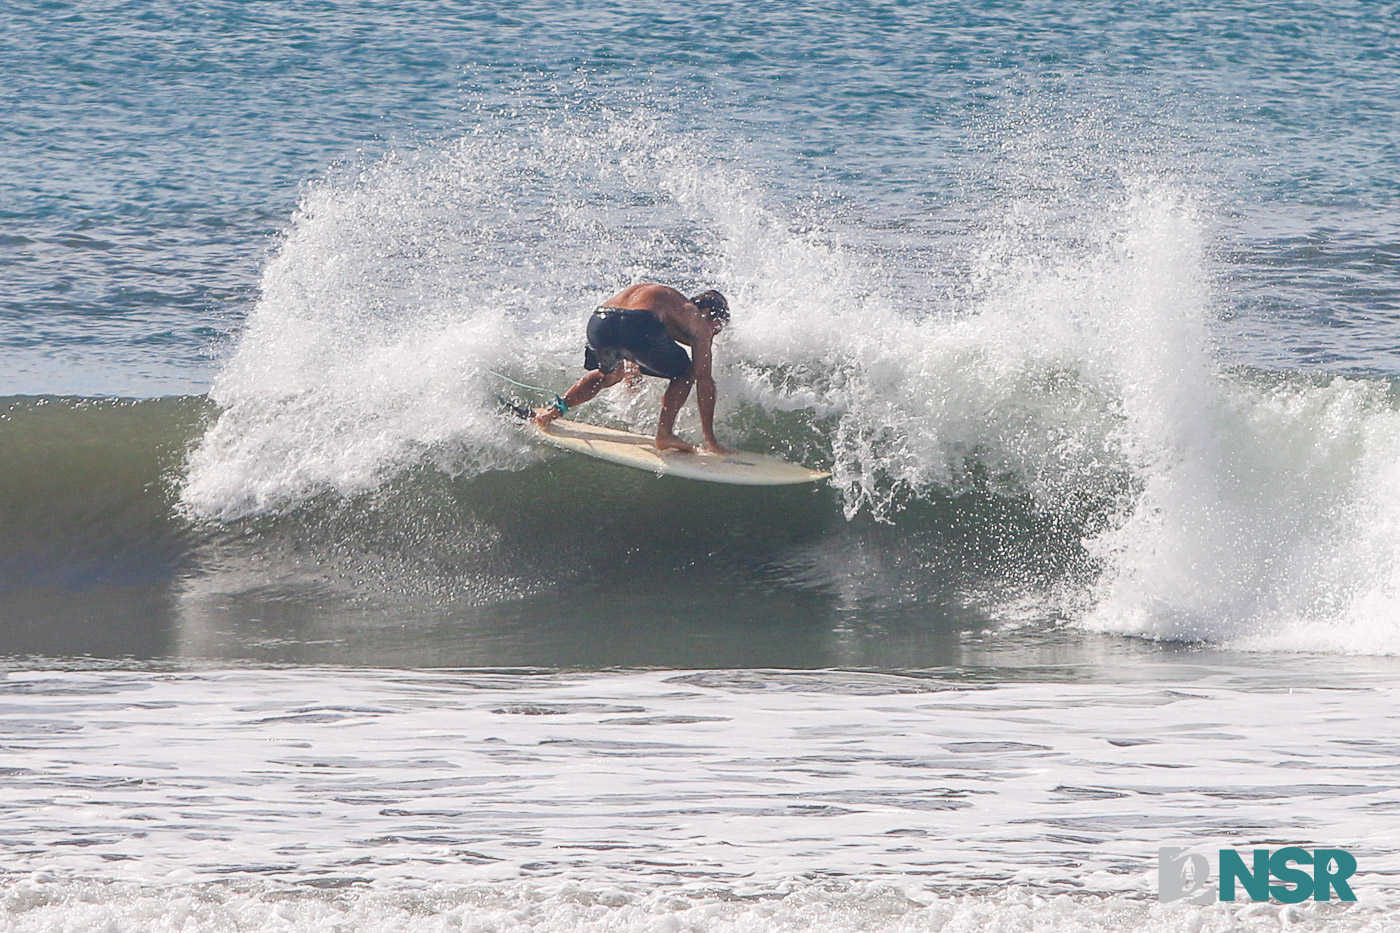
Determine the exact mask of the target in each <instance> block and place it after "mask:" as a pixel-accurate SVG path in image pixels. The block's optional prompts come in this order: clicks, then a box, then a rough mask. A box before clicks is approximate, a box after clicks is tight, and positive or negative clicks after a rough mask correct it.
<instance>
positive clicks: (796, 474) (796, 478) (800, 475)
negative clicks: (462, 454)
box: [529, 418, 831, 486]
mask: <svg viewBox="0 0 1400 933" xmlns="http://www.w3.org/2000/svg"><path fill="white" fill-rule="evenodd" d="M529 426H530V427H531V428H532V429H533V430H534V431H536V432H537V433H538V434H539V436H540V440H542V441H544V442H546V443H548V444H553V445H554V446H555V447H562V448H563V449H565V450H572V451H574V452H575V453H580V454H587V455H588V456H590V457H597V458H598V459H599V460H606V461H608V462H609V463H620V464H622V465H623V466H629V467H635V468H636V469H639V470H648V471H650V472H652V473H655V474H657V475H659V476H660V475H664V476H680V477H684V478H685V479H698V480H705V481H707V482H711V483H729V484H730V485H733V486H788V485H793V484H796V483H814V482H816V481H817V480H822V479H826V478H827V477H828V476H830V475H831V474H830V473H822V472H820V471H818V470H809V469H807V468H806V467H804V466H800V465H798V464H796V463H789V462H788V461H786V460H780V459H778V458H777V457H767V456H764V455H763V454H752V453H748V452H747V451H737V452H735V453H732V454H709V453H697V454H692V453H686V452H685V451H682V450H657V449H656V439H655V438H652V437H644V436H643V435H641V434H633V433H631V432H629V431H619V430H617V429H615V428H603V427H599V426H598V425H594V424H583V423H582V422H578V421H565V420H564V419H563V418H560V419H559V420H557V421H552V422H550V423H549V424H548V425H547V426H545V427H543V428H542V427H540V426H539V425H537V424H535V423H534V422H533V421H531V422H529Z"/></svg>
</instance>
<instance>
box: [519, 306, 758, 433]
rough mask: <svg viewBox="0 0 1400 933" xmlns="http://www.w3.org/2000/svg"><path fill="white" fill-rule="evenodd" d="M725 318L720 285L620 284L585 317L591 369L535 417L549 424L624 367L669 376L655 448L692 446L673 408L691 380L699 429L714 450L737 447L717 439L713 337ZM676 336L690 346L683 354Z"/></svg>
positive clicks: (587, 360) (586, 352)
mask: <svg viewBox="0 0 1400 933" xmlns="http://www.w3.org/2000/svg"><path fill="white" fill-rule="evenodd" d="M727 323H729V302H727V301H725V299H724V296H723V295H721V294H720V293H719V292H717V291H708V292H702V293H701V294H699V295H696V296H695V297H694V298H687V297H685V296H684V295H682V294H681V293H680V292H678V291H676V290H675V289H674V288H668V287H667V286H665V285H652V284H644V285H632V286H629V287H628V288H624V289H623V290H622V291H620V292H618V293H617V294H616V295H614V296H613V297H612V298H609V299H608V301H607V302H606V303H605V304H603V305H602V306H601V307H599V308H598V309H597V310H596V311H594V312H593V315H592V317H590V318H589V319H588V346H587V349H585V350H584V354H583V365H584V367H585V368H587V369H589V370H591V371H590V372H589V373H588V374H587V375H585V376H584V377H583V378H582V379H580V380H579V381H578V382H576V383H574V385H573V388H571V389H569V391H567V392H565V393H564V396H563V399H562V400H561V401H562V404H561V405H558V406H554V405H551V406H547V407H544V408H537V409H535V422H536V423H537V424H539V425H540V426H544V425H546V424H549V423H550V422H551V421H553V420H554V419H555V418H558V417H559V416H560V415H562V414H563V413H564V412H565V411H567V410H568V409H571V408H575V407H577V406H579V405H582V404H583V403H584V402H586V401H588V400H589V399H591V398H593V396H595V395H597V394H598V393H599V392H600V391H602V390H603V389H606V388H608V387H609V386H613V385H617V383H619V382H621V381H622V379H623V377H624V376H626V375H628V374H629V373H641V374H642V375H644V376H657V377H659V378H661V379H669V380H671V384H670V385H668V386H667V387H666V395H665V397H664V398H663V399H662V400H661V418H660V420H659V421H658V422H657V425H656V449H657V450H684V451H689V452H691V453H694V452H695V448H694V447H693V446H691V445H690V444H687V443H686V442H685V441H683V440H681V439H680V438H679V437H677V436H676V432H675V426H676V415H677V414H678V413H679V412H680V410H681V406H682V405H684V404H685V400H686V399H687V398H689V397H690V387H691V386H692V385H693V386H695V396H696V405H697V406H698V407H699V409H700V429H701V430H702V431H703V432H704V434H705V449H706V450H708V451H710V452H711V453H717V454H729V453H733V452H734V451H733V450H731V449H730V448H728V447H726V446H724V445H723V444H721V443H720V442H719V441H717V440H715V432H714V418H715V380H714V376H713V375H711V373H710V360H711V349H712V347H711V345H712V344H713V342H714V339H715V335H717V334H718V333H719V332H720V331H721V330H723V329H724V325H725V324H727ZM681 344H685V345H686V346H688V347H690V353H689V354H687V353H686V352H685V350H684V349H682V348H681Z"/></svg>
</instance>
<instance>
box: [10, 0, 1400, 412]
mask: <svg viewBox="0 0 1400 933" xmlns="http://www.w3.org/2000/svg"><path fill="white" fill-rule="evenodd" d="M1394 12H1395V10H1394V7H1392V6H1390V5H1387V4H1375V3H1353V4H1339V5H1330V6H1327V7H1322V6H1316V5H1312V4H1303V3H1298V4H1278V3H1257V4H1253V3H1231V4H1200V5H1195V6H1190V5H1187V6H1177V7H1166V6H1163V5H1160V4H1150V3H1142V4H1133V3H1129V4H1122V3H1083V4H1074V5H1073V6H1071V7H1062V6H1061V5H1056V4H1034V3H1032V4H1000V3H983V4H958V5H942V4H901V3H861V4H804V5H802V6H801V7H780V6H770V5H764V4H746V5H733V4H704V3H702V4H698V5H690V4H686V5H682V4H648V5H646V6H645V7H636V6H633V5H627V4H609V3H593V2H589V3H577V4H565V3H522V4H516V5H512V6H511V7H510V8H509V10H505V9H502V8H499V7H498V6H496V5H475V4H436V3H386V4H376V5H375V6H374V7H373V8H372V9H368V8H365V7H364V6H363V5H360V4H337V3H318V4H311V5H304V4H297V5H290V4H280V3H260V4H245V3H193V4H160V3H131V4H127V3H99V4H90V3H82V4H65V3H30V2H20V3H15V4H8V5H7V6H6V9H5V10H4V11H3V12H0V17H3V22H0V25H3V31H0V43H3V44H2V45H0V60H2V61H3V62H4V69H3V72H0V82H3V83H0V94H3V99H5V100H6V101H7V110H8V111H9V118H8V119H7V120H5V121H4V126H3V128H0V133H3V136H0V159H3V163H2V167H3V173H2V174H3V177H0V198H3V200H0V209H3V220H4V223H5V228H6V229H5V240H4V242H3V250H4V252H3V262H4V265H5V268H6V281H7V289H6V292H7V294H6V298H5V306H4V313H5V317H4V322H3V323H4V329H3V332H0V346H4V347H5V349H6V351H7V352H6V355H7V357H8V358H9V360H10V362H9V364H8V365H7V366H6V372H5V374H4V382H3V384H0V391H6V392H10V393H43V392H69V393H77V394H105V395H114V394H115V395H154V394H168V393H171V392H198V391H202V390H203V389H205V388H207V385H208V383H209V382H210V380H211V379H212V375H213V373H214V372H215V371H216V369H217V365H218V360H219V359H220V358H221V357H222V355H223V354H225V353H226V352H227V349H228V340H229V338H230V337H231V335H233V334H236V333H237V332H238V330H239V327H240V323H241V321H242V319H243V317H244V316H245V315H246V313H247V312H248V310H249V309H250V308H251V307H252V305H253V303H254V302H255V301H256V296H257V280H258V274H259V271H260V269H261V267H262V265H263V263H264V261H265V259H266V257H267V254H268V252H269V250H270V249H272V248H273V247H274V246H275V243H276V237H277V236H278V234H279V233H280V232H281V231H282V230H283V229H284V228H285V226H286V224H287V220H288V217H289V215H290V213H291V211H292V209H293V208H294V207H295V205H296V203H297V200H298V198H299V193H300V191H301V189H302V186H304V185H305V184H306V183H308V182H309V181H311V180H314V179H316V178H318V177H321V176H322V175H324V173H325V172H326V171H327V170H328V168H329V166H331V165H332V164H334V163H337V162H350V163H361V162H373V161H374V160H375V159H376V158H378V157H379V156H381V155H382V154H384V153H385V152H387V151H390V150H394V149H398V150H404V149H407V150H413V149H417V148H420V147H432V146H435V145H442V144H445V143H446V141H449V140H451V139H452V138H454V137H456V136H459V135H462V134H468V133H471V132H474V131H476V130H478V129H479V128H480V127H481V126H482V122H483V121H482V116H481V114H482V111H483V110H491V111H503V112H505V113H507V114H509V115H510V116H509V118H508V119H507V120H506V121H505V123H506V126H508V125H509V124H510V123H511V122H512V121H516V122H518V123H520V124H526V125H528V124H531V123H534V122H536V121H538V120H539V119H541V118H542V117H543V115H544V114H557V113H559V112H560V111H562V110H565V109H568V108H574V109H578V108H581V107H587V106H589V105H600V104H601V105H606V106H612V107H617V108H622V109H625V110H628V111H629V112H633V113H639V114H641V115H643V116H644V117H645V118H647V119H651V120H655V121H656V122H658V123H660V124H664V125H665V126H667V127H668V129H670V130H671V131H672V132H674V133H675V134H676V136H677V139H678V140H680V143H679V144H681V145H693V146H694V147H695V148H696V149H697V150H699V151H700V152H701V153H703V155H704V157H705V158H707V159H711V160H713V162H714V163H716V164H726V163H729V162H734V163H737V164H739V165H741V166H743V167H744V168H745V169H746V170H748V171H750V172H752V173H753V175H754V178H755V183H757V184H760V185H762V186H763V188H764V192H765V195H766V196H767V198H768V199H770V200H771V201H773V202H775V203H777V204H781V205H785V206H787V207H788V209H789V210H790V212H791V214H792V219H793V221H794V222H798V223H802V222H805V223H811V224H814V225H815V226H816V227H817V228H818V229H822V230H825V231H829V232H831V233H833V234H836V233H839V234H840V235H841V236H842V237H843V242H846V243H848V244H849V245H850V247H851V248H853V249H857V250H866V251H868V252H869V253H871V254H873V256H874V257H875V259H874V260H873V261H878V262H881V263H882V264H883V265H884V266H885V267H886V268H885V269H884V270H883V271H884V272H885V274H886V278H887V284H888V285H889V286H890V287H894V288H902V290H903V291H904V292H905V293H907V294H906V297H907V299H908V302H909V303H911V304H913V305H914V306H915V307H916V308H921V307H924V306H926V305H928V304H930V303H932V304H935V305H937V304H938V303H939V302H938V300H937V296H940V295H944V294H946V293H947V292H950V291H952V292H956V290H957V289H958V288H959V287H963V286H966V284H967V283H966V281H965V279H963V278H961V277H960V276H965V275H966V268H965V266H966V263H967V260H968V253H969V251H970V250H972V249H974V248H975V246H974V244H975V242H976V239H977V237H978V235H979V234H980V233H981V232H983V231H984V230H985V227H986V226H987V225H988V224H989V223H991V222H992V221H993V219H994V218H995V217H996V216H997V215H1000V214H1004V213H1005V212H1006V211H1007V210H1008V209H1009V208H1011V207H1013V206H1015V205H1017V204H1018V203H1019V202H1022V201H1028V202H1030V204H1031V205H1032V206H1033V207H1034V208H1035V209H1037V210H1042V211H1047V212H1051V213H1056V214H1060V213H1063V214H1067V215H1073V214H1074V213H1076V212H1077V211H1078V210H1079V209H1081V208H1083V207H1084V206H1086V203H1093V202H1094V201H1096V200H1099V199H1102V198H1104V197H1111V196H1112V192H1113V191H1114V189H1115V186H1116V184H1117V183H1118V180H1119V176H1121V175H1122V174H1124V173H1131V172H1137V171H1150V172H1153V173H1157V174H1161V175H1165V176H1169V177H1175V178H1177V179H1179V180H1180V182H1181V183H1182V184H1183V185H1185V186H1187V187H1189V188H1190V189H1191V190H1192V191H1193V193H1194V194H1196V195H1197V196H1198V197H1200V198H1202V199H1203V201H1204V202H1205V203H1206V204H1207V205H1208V206H1209V208H1210V221H1211V224H1212V233H1213V234H1214V238H1213V241H1212V246H1213V247H1214V249H1215V255H1214V257H1213V258H1214V260H1215V262H1214V264H1213V266H1212V270H1211V271H1212V272H1213V273H1214V274H1215V275H1216V276H1217V277H1218V279H1219V285H1220V291H1219V295H1218V298H1219V309H1218V310H1219V312H1220V314H1221V316H1222V317H1223V318H1225V319H1226V320H1227V321H1228V322H1229V323H1230V324H1231V325H1232V326H1229V327H1225V328H1223V329H1222V332H1223V334H1224V336H1225V337H1226V338H1227V339H1226V340H1224V341H1223V342H1224V343H1226V344H1227V345H1229V351H1230V352H1231V353H1232V354H1233V355H1235V356H1236V357H1238V358H1242V359H1243V360H1245V361H1247V362H1257V363H1260V364H1262V365H1269V366H1288V367H1311V366H1323V367H1327V368H1328V369H1329V371H1331V370H1333V369H1337V368H1340V369H1349V370H1355V369H1362V370H1367V371H1378V372H1383V373H1388V372H1390V371H1391V366H1392V364H1391V362H1390V360H1389V353H1390V351H1391V350H1393V348H1394V338H1393V334H1391V333H1389V332H1388V328H1389V327H1390V326H1392V325H1393V323H1394V314H1395V311H1396V307H1397V299H1396V296H1397V292H1396V285H1395V271H1396V259H1397V257H1396V247H1395V243H1396V221H1395V203H1396V197H1397V190H1396V184H1395V178H1396V174H1397V168H1398V167H1400V166H1397V160H1398V159H1400V154H1397V125H1396V116H1395V111H1394V108H1393V107H1392V106H1391V104H1390V101H1391V98H1392V97H1393V92H1394V89H1395V78H1396V74H1395V60H1394V48H1395V41H1396V34H1395V30H1396V26H1395V24H1394V20H1395V17H1394V16H1393V15H1392V14H1393V13H1394ZM506 126H502V125H501V124H500V123H496V124H494V125H493V126H492V128H491V129H492V131H494V132H508V130H507V129H506ZM690 134H695V135H694V137H693V138H692V137H691V136H690ZM463 274H464V275H465V274H471V273H470V270H464V271H463ZM1241 344H1242V345H1243V346H1241Z"/></svg>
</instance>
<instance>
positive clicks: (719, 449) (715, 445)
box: [705, 439, 734, 456]
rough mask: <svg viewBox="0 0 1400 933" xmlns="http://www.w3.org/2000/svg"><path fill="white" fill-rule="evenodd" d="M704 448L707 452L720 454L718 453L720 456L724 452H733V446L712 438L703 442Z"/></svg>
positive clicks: (724, 453)
mask: <svg viewBox="0 0 1400 933" xmlns="http://www.w3.org/2000/svg"><path fill="white" fill-rule="evenodd" d="M705 450H707V451H708V452H710V453H712V454H720V455H722V456H723V455H726V454H732V453H734V448H733V447H726V446H724V445H723V444H721V443H720V442H719V441H716V440H713V439H712V440H710V441H707V442H706V443H705Z"/></svg>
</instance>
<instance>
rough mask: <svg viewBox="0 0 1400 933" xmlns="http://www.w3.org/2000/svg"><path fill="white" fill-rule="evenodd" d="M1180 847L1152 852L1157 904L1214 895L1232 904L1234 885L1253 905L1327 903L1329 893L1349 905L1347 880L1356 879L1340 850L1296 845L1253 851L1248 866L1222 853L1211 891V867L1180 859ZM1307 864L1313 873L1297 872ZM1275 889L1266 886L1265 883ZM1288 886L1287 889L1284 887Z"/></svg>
mask: <svg viewBox="0 0 1400 933" xmlns="http://www.w3.org/2000/svg"><path fill="white" fill-rule="evenodd" d="M1184 852H1186V850H1185V849H1182V848H1173V847H1170V846H1168V847H1166V848H1162V849H1158V850H1157V900H1159V901H1163V902H1167V901H1180V900H1186V901H1188V902H1190V903H1192V904H1213V903H1215V900H1216V896H1217V894H1218V895H1219V898H1220V900H1222V901H1233V900H1234V899H1235V886H1236V884H1238V885H1239V886H1240V887H1242V888H1244V890H1245V893H1246V894H1248V895H1249V899H1250V900H1252V901H1267V900H1268V899H1269V898H1270V897H1273V898H1275V899H1277V900H1279V901H1282V902H1283V903H1285V904H1297V903H1300V902H1302V901H1305V900H1307V899H1308V898H1310V897H1311V898H1312V899H1313V900H1315V901H1330V900H1331V899H1332V892H1333V891H1335V892H1336V894H1337V898H1338V899H1339V900H1343V901H1354V900H1356V895H1355V894H1353V893H1352V891H1351V885H1349V884H1347V879H1348V878H1350V877H1351V876H1352V875H1354V874H1356V859H1354V858H1352V856H1351V853H1350V852H1347V851H1346V850H1344V849H1316V850H1314V851H1312V852H1309V851H1308V850H1307V849H1300V848H1298V847H1296V846H1289V847H1288V848H1286V849H1275V850H1274V851H1273V852H1272V853H1270V852H1269V850H1268V849H1255V850H1254V851H1253V857H1252V861H1253V865H1252V866H1251V865H1246V864H1245V861H1244V858H1243V857H1242V856H1241V855H1240V853H1238V852H1236V851H1235V850H1234V849H1221V850H1220V852H1219V855H1218V866H1219V869H1220V884H1219V887H1218V889H1217V888H1212V887H1210V865H1209V864H1208V863H1207V861H1206V857H1205V856H1204V855H1183V854H1182V853H1184ZM1300 865H1311V866H1312V871H1311V872H1309V871H1308V870H1307V869H1306V868H1299V867H1297V866H1300ZM1271 877H1272V878H1273V879H1275V880H1277V881H1278V882H1280V883H1278V884H1270V883H1269V880H1270V878H1271ZM1290 885H1292V887H1289V886H1290Z"/></svg>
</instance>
